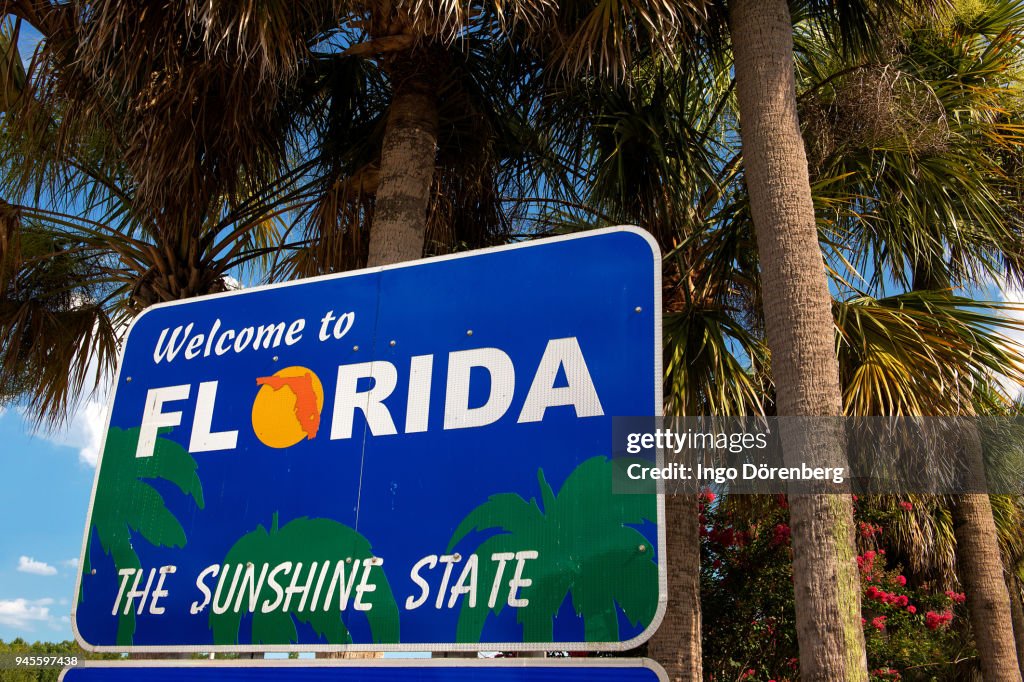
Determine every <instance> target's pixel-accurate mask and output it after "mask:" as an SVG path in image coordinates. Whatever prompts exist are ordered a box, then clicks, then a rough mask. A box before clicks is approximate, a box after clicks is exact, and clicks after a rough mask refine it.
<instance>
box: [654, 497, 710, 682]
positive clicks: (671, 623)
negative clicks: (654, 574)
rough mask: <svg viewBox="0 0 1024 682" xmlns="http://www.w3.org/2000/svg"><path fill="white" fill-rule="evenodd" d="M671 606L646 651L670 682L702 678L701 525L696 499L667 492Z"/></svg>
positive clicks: (667, 557) (667, 543)
mask: <svg viewBox="0 0 1024 682" xmlns="http://www.w3.org/2000/svg"><path fill="white" fill-rule="evenodd" d="M665 521H666V528H665V540H666V542H665V545H666V546H665V550H666V556H665V559H666V564H667V565H668V608H667V609H666V611H665V617H664V619H663V620H662V621H661V625H660V626H659V627H658V631H657V632H655V633H654V636H653V637H651V639H650V641H649V642H648V644H647V655H648V656H650V657H651V658H653V659H654V660H656V661H657V662H658V663H660V664H661V665H662V667H663V668H665V672H667V673H668V679H669V681H670V682H701V680H703V679H704V678H703V672H702V669H701V632H700V525H699V522H698V520H697V499H696V497H695V496H694V495H685V494H683V493H677V494H674V495H666V496H665Z"/></svg>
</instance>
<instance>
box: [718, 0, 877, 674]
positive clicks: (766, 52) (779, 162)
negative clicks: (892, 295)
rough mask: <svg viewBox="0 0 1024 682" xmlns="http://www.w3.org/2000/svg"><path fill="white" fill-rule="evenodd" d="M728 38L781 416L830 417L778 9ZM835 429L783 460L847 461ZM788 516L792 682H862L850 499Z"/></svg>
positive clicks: (817, 503) (771, 6)
mask: <svg viewBox="0 0 1024 682" xmlns="http://www.w3.org/2000/svg"><path fill="white" fill-rule="evenodd" d="M729 29H730V34H731V38H732V45H733V54H734V57H735V73H736V86H737V89H736V92H737V98H738V101H739V108H740V133H741V139H742V142H743V162H744V171H745V176H746V183H747V188H748V191H749V194H750V204H751V212H752V216H753V221H754V229H755V233H756V237H757V247H758V255H759V258H760V263H761V278H762V286H763V289H764V291H765V292H766V294H765V297H764V316H765V333H766V337H767V342H768V346H769V349H770V350H771V353H772V374H773V376H774V379H775V385H776V392H777V400H778V403H777V408H778V414H779V415H780V416H833V417H835V416H839V415H840V414H841V413H842V412H841V411H842V401H841V389H840V384H839V365H838V361H837V359H836V354H835V327H834V322H833V318H832V298H831V295H830V293H829V290H828V282H827V279H826V273H825V267H824V263H823V260H822V254H821V248H820V246H819V243H818V232H817V228H816V225H815V216H814V206H813V204H812V201H811V188H810V180H809V177H808V171H807V157H806V153H805V150H804V143H803V138H802V137H801V134H800V123H799V120H798V117H797V100H796V83H795V75H794V62H793V27H792V23H791V20H790V15H789V8H788V5H787V3H786V0H733V1H732V2H730V3H729ZM823 421H825V422H827V421H828V420H823ZM805 426H806V425H805ZM838 426H839V424H838V420H836V424H835V427H836V428H832V427H830V426H828V425H827V424H826V425H825V426H824V427H823V428H822V432H821V433H812V434H808V433H807V431H808V430H809V429H807V428H803V429H784V430H783V433H782V439H783V440H782V442H783V447H784V450H785V454H786V458H787V460H788V461H799V460H805V461H809V460H810V459H811V458H812V457H813V458H815V459H816V460H822V459H824V460H826V461H830V462H834V463H841V462H844V461H845V459H846V457H845V450H844V445H845V442H844V441H843V440H842V436H841V431H840V430H839V428H838ZM794 431H803V433H802V434H801V433H794ZM787 432H788V433H787ZM808 436H810V437H808ZM790 515H791V528H792V541H793V555H794V559H793V572H794V577H795V582H794V588H795V598H796V619H797V638H798V643H799V647H800V673H801V679H803V680H821V681H825V680H828V681H829V682H832V681H836V680H867V678H868V675H867V658H866V655H865V649H864V632H863V629H862V626H861V621H860V618H861V614H860V581H859V576H858V573H857V565H856V546H855V544H854V527H853V505H852V500H851V498H850V497H849V496H848V495H838V494H831V495H828V494H804V495H793V496H791V499H790Z"/></svg>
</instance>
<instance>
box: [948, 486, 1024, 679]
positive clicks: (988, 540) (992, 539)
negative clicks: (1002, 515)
mask: <svg viewBox="0 0 1024 682" xmlns="http://www.w3.org/2000/svg"><path fill="white" fill-rule="evenodd" d="M952 515H953V535H954V537H955V538H956V565H957V573H958V574H959V576H960V582H961V584H962V585H963V587H964V593H965V594H966V595H967V611H968V613H969V614H970V618H971V629H972V630H974V642H975V645H976V646H977V647H978V657H979V658H980V659H981V672H982V677H984V678H985V681H986V682H1021V670H1020V664H1019V661H1018V660H1017V646H1016V643H1015V642H1014V632H1013V617H1012V615H1011V612H1010V595H1009V593H1008V592H1007V590H1006V581H1005V579H1004V575H1003V561H1002V557H1001V556H1000V554H999V535H998V533H997V531H996V524H995V521H994V520H993V519H992V504H991V502H990V501H989V498H988V495H984V494H980V493H969V494H966V495H959V496H957V497H956V498H955V499H954V500H953V509H952Z"/></svg>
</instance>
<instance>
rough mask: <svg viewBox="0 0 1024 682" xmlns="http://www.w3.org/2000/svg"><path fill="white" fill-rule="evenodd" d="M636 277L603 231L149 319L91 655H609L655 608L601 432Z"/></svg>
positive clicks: (296, 286) (325, 280)
mask: <svg viewBox="0 0 1024 682" xmlns="http://www.w3.org/2000/svg"><path fill="white" fill-rule="evenodd" d="M660 272H661V264H660V256H659V253H658V250H657V247H656V245H655V244H654V242H653V241H652V240H651V239H650V237H649V236H648V235H647V234H646V233H644V232H642V231H640V230H636V229H632V228H614V229H610V230H601V231H596V232H591V233H587V234H584V235H578V236H571V237H559V238H553V239H546V240H540V241H535V242H529V243H524V244H519V245H514V246H510V247H503V248H498V249H490V250H485V251H479V252H474V253H471V254H466V255H464V256H451V257H443V258H435V259H429V260H423V261H418V262H415V263H408V264H402V265H398V266H392V267H386V268H379V269H372V270H364V271H360V272H354V273H348V274H344V275H337V276H329V277H321V278H315V279H309V280H302V281H297V282H290V283H287V284H282V285H274V286H268V287H261V288H257V289H251V290H245V291H240V292H232V293H228V294H221V295H216V296H209V297H204V298H200V299H192V300H189V301H182V302H179V303H173V304H164V305H158V306H154V307H152V308H150V309H148V310H146V311H145V312H144V313H143V314H142V315H140V316H139V317H138V318H137V319H136V320H135V322H134V324H133V325H132V327H131V329H130V330H129V332H128V336H127V339H126V342H125V348H124V354H123V357H122V361H121V365H120V368H119V373H118V376H117V380H116V386H115V391H114V397H113V399H112V405H111V409H110V416H109V427H108V430H107V433H106V440H105V444H104V448H103V453H102V457H101V460H100V463H99V467H98V471H97V476H96V485H95V488H94V492H93V500H92V504H91V509H90V512H89V521H88V525H87V527H86V533H85V540H84V543H83V550H82V560H81V566H82V573H81V576H80V581H79V584H78V589H77V593H76V604H75V608H74V612H73V623H74V627H75V631H76V635H77V637H78V639H79V641H80V642H81V643H82V644H83V646H86V647H87V648H89V649H95V650H118V651H125V650H127V651H161V650H181V649H191V650H196V651H211V650H217V651H251V650H254V649H258V650H265V651H290V650H301V651H315V650H341V649H345V648H351V649H358V650H367V649H372V650H419V651H422V650H437V649H466V650H514V649H519V650H523V649H553V648H555V649H558V648H560V649H569V650H596V649H626V648H630V647H633V646H636V645H637V644H638V643H640V642H642V641H643V640H645V639H646V638H647V637H649V636H650V635H651V634H652V633H653V631H654V629H655V628H656V627H657V624H658V623H659V622H660V619H661V614H662V612H663V610H664V605H665V599H666V595H665V573H664V554H663V551H662V546H663V535H664V528H663V525H662V520H661V517H662V509H661V506H660V504H659V502H658V499H657V497H656V496H654V495H617V494H614V493H613V492H612V474H611V471H612V462H611V459H610V458H611V455H612V417H613V416H622V415H639V416H644V415H656V414H660V404H661V395H662V388H661V345H660V341H661V328H660V308H661V302H660Z"/></svg>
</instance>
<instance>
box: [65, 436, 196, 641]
mask: <svg viewBox="0 0 1024 682" xmlns="http://www.w3.org/2000/svg"><path fill="white" fill-rule="evenodd" d="M169 431H170V429H161V430H160V431H159V433H161V434H163V433H167V432H169ZM138 440H139V429H138V428H134V429H127V430H122V429H119V428H117V427H111V428H110V431H109V432H108V433H107V441H106V446H105V447H104V449H103V460H102V462H101V465H100V478H99V482H98V484H97V486H96V489H97V490H106V491H111V492H110V493H109V494H105V495H97V496H96V498H95V502H94V503H93V512H92V525H91V528H90V537H91V535H92V532H93V531H95V533H96V536H97V537H98V538H99V541H100V547H102V548H103V552H104V553H105V554H107V555H108V556H110V557H111V558H112V559H113V560H114V569H115V571H117V570H120V569H122V568H136V569H141V568H142V563H141V562H140V561H139V556H138V554H136V553H135V549H134V547H133V546H132V532H133V531H134V532H135V533H138V534H139V535H141V536H142V537H143V538H145V539H146V540H147V541H148V542H149V543H150V544H152V545H155V546H157V547H184V546H185V542H186V540H187V538H186V537H185V530H184V529H183V528H182V526H181V523H180V522H179V521H178V519H177V518H175V516H174V514H172V513H171V512H170V511H169V510H168V509H167V506H166V504H165V503H164V499H163V497H162V496H161V494H160V493H159V492H157V490H156V489H155V488H153V487H152V486H151V485H149V483H147V482H146V481H153V480H165V481H168V482H170V483H173V484H174V485H175V486H176V487H177V488H178V489H179V490H180V491H181V492H182V493H184V494H186V495H188V496H189V497H191V498H192V499H193V500H194V501H195V503H196V506H197V507H199V508H200V509H202V508H203V506H204V502H203V486H202V483H201V482H200V481H199V475H198V474H197V473H196V468H197V467H198V465H197V464H196V461H195V460H194V459H193V458H192V456H191V455H189V454H188V452H187V451H186V450H185V449H184V448H183V447H182V446H180V445H178V444H177V443H175V442H174V441H171V440H167V439H166V438H160V437H158V438H157V439H156V446H155V448H154V450H153V456H152V457H136V456H135V454H134V453H135V448H136V445H137V444H138ZM89 553H90V550H89V544H88V543H87V544H86V550H85V563H84V565H83V567H82V568H83V576H85V575H90V574H91V572H92V566H91V561H90V558H89ZM84 593H85V592H84V587H83V589H82V590H81V591H80V592H79V597H78V598H79V601H81V600H82V598H83V596H84ZM134 636H135V610H134V609H129V610H128V613H127V614H125V613H124V611H123V610H122V611H121V612H120V614H119V615H118V622H117V644H118V646H130V645H131V644H132V640H133V638H134Z"/></svg>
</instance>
